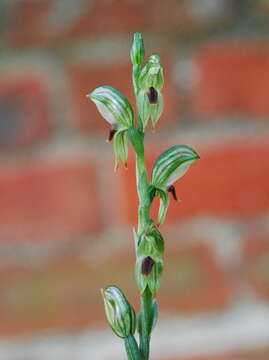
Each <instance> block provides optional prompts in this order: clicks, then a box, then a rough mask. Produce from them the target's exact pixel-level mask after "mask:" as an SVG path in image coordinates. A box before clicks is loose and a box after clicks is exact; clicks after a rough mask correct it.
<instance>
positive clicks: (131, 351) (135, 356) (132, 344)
mask: <svg viewBox="0 0 269 360" xmlns="http://www.w3.org/2000/svg"><path fill="white" fill-rule="evenodd" d="M124 343H125V349H126V353H127V355H128V360H142V359H141V354H140V351H139V349H138V346H137V343H136V340H135V338H134V336H133V335H129V336H128V337H127V338H125V339H124Z"/></svg>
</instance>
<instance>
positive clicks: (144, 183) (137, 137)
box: [129, 65, 152, 360]
mask: <svg viewBox="0 0 269 360" xmlns="http://www.w3.org/2000/svg"><path fill="white" fill-rule="evenodd" d="M140 71H141V66H140V65H135V66H134V67H133V85H134V90H135V95H136V98H137V95H138V86H137V79H138V76H139V73H140ZM129 138H130V140H131V142H132V144H133V147H134V149H135V152H136V184H137V192H138V198H139V208H138V234H141V233H143V232H144V231H146V229H147V226H148V225H149V223H150V213H149V211H150V205H151V202H152V199H151V197H150V192H149V184H148V174H147V167H146V161H145V150H144V132H143V124H142V121H141V119H140V117H139V116H138V127H137V128H133V129H130V131H129ZM151 313H152V294H151V291H150V289H149V288H148V287H146V289H145V290H144V292H143V294H142V295H141V311H140V314H141V318H140V319H141V320H140V321H141V327H140V330H139V340H140V341H139V342H140V344H139V349H140V353H141V356H142V359H143V360H148V359H149V346H150V331H151V328H150V323H151Z"/></svg>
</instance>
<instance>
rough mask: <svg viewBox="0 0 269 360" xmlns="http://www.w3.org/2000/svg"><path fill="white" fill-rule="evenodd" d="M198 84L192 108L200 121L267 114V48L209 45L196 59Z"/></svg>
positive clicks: (268, 68)
mask: <svg viewBox="0 0 269 360" xmlns="http://www.w3.org/2000/svg"><path fill="white" fill-rule="evenodd" d="M196 61H197V65H198V69H199V81H198V83H197V86H196V87H195V88H194V89H193V92H192V94H191V96H192V98H191V105H192V107H193V109H194V111H196V113H197V115H198V116H199V117H202V118H203V119H208V118H210V119H212V120H214V119H216V118H218V117H221V116H225V115H229V114H238V113H241V114H243V115H247V116H252V117H264V116H268V114H269V100H268V96H267V94H268V91H269V75H268V74H269V47H268V46H266V45H262V44H261V45H257V44H230V43H224V44H218V45H216V44H212V45H208V46H205V47H203V48H202V49H201V50H200V52H199V54H198V55H197V58H196Z"/></svg>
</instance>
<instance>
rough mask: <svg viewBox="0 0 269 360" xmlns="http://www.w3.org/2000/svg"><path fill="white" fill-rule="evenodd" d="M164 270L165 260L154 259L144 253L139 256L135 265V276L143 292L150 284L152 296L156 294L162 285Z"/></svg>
mask: <svg viewBox="0 0 269 360" xmlns="http://www.w3.org/2000/svg"><path fill="white" fill-rule="evenodd" d="M162 272H163V261H162V260H158V261H154V260H153V259H152V258H151V257H149V256H147V257H144V256H142V255H140V256H138V257H137V260H136V265H135V278H136V282H137V285H138V287H139V289H140V292H141V294H143V292H144V291H145V289H146V287H147V286H148V287H149V289H150V291H151V293H152V296H155V294H156V292H157V291H158V289H159V287H160V282H161V276H162Z"/></svg>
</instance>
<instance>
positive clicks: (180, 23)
mask: <svg viewBox="0 0 269 360" xmlns="http://www.w3.org/2000/svg"><path fill="white" fill-rule="evenodd" d="M228 8H229V6H227V7H226V6H225V7H224V9H222V10H220V11H219V13H216V11H215V10H214V9H213V13H212V12H211V13H210V9H206V12H204V13H201V11H200V10H201V9H198V11H197V6H195V5H190V4H189V3H188V2H187V1H177V0H169V6H166V5H165V4H164V3H163V1H162V0H155V2H154V6H153V5H152V3H149V2H143V1H126V0H111V1H106V0H99V1H94V2H91V3H85V2H76V7H75V9H72V6H70V4H69V6H68V7H67V6H64V4H63V3H62V4H61V3H60V2H57V1H56V0H43V1H42V2H41V3H37V2H36V1H34V0H24V1H23V3H18V4H16V5H15V6H14V8H13V13H14V15H13V21H10V22H9V23H8V26H7V31H6V36H7V38H8V39H9V41H10V42H11V43H12V44H13V45H15V46H29V45H38V46H40V45H47V44H51V43H54V44H55V43H62V42H63V40H70V39H77V38H89V36H91V37H92V36H96V35H104V34H119V33H129V34H130V33H132V32H134V31H138V30H139V31H149V30H151V31H155V32H156V31H158V32H159V31H160V30H161V31H163V32H166V33H167V31H177V32H186V31H194V30H199V31H201V30H207V29H208V27H212V26H214V25H216V24H219V22H220V21H223V20H225V18H226V19H227V15H229V11H228ZM207 10H208V11H207ZM205 14H206V16H205Z"/></svg>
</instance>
